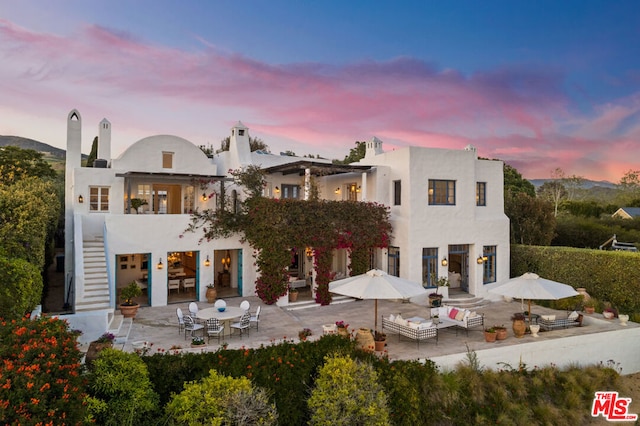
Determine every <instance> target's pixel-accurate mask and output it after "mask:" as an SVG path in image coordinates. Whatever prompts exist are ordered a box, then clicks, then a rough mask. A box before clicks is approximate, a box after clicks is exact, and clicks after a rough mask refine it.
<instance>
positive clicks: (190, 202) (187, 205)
mask: <svg viewBox="0 0 640 426" xmlns="http://www.w3.org/2000/svg"><path fill="white" fill-rule="evenodd" d="M195 194H196V189H195V187H194V186H193V185H183V187H182V200H183V205H182V213H184V214H191V213H193V211H194V210H195V202H196V195H195Z"/></svg>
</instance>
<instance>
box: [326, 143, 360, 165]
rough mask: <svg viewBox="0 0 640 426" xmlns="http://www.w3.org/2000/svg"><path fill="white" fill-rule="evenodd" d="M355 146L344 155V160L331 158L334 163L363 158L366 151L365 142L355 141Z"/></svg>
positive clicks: (349, 161) (344, 162)
mask: <svg viewBox="0 0 640 426" xmlns="http://www.w3.org/2000/svg"><path fill="white" fill-rule="evenodd" d="M355 144H356V147H355V148H351V150H350V151H349V155H347V156H345V157H344V160H342V161H341V160H333V163H334V164H351V163H355V162H358V161H360V160H362V159H363V158H364V155H365V153H366V152H367V143H366V142H364V141H356V142H355Z"/></svg>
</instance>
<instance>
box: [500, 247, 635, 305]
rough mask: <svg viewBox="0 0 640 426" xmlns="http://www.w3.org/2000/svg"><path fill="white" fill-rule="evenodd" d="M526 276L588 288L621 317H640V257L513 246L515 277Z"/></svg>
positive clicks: (620, 253) (512, 271) (594, 251)
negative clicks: (530, 274) (534, 274)
mask: <svg viewBox="0 0 640 426" xmlns="http://www.w3.org/2000/svg"><path fill="white" fill-rule="evenodd" d="M525 272H535V273H536V274H538V275H540V276H541V277H544V278H547V279H550V280H554V281H558V282H562V283H565V284H569V285H571V286H572V287H574V288H578V287H584V288H585V289H586V290H587V293H589V294H590V295H591V296H593V297H595V298H597V299H598V300H600V301H608V302H610V303H611V304H612V306H613V307H615V308H616V309H618V311H620V312H621V313H628V314H631V315H634V314H635V315H639V314H640V297H638V295H639V294H640V254H639V253H630V252H623V251H606V250H590V249H577V248H570V247H539V246H524V245H511V276H512V277H516V276H519V275H522V274H524V273H525Z"/></svg>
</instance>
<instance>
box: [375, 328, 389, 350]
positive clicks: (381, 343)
mask: <svg viewBox="0 0 640 426" xmlns="http://www.w3.org/2000/svg"><path fill="white" fill-rule="evenodd" d="M373 342H374V345H375V350H376V352H382V351H383V350H384V347H385V346H386V344H387V335H386V334H385V333H383V332H381V331H378V330H376V331H375V332H374V333H373Z"/></svg>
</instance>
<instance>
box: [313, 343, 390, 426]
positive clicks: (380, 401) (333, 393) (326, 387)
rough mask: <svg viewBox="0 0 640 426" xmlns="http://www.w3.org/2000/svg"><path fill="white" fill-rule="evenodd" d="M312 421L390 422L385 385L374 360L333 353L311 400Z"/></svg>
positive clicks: (330, 422) (332, 423)
mask: <svg viewBox="0 0 640 426" xmlns="http://www.w3.org/2000/svg"><path fill="white" fill-rule="evenodd" d="M308 404H309V409H310V411H311V420H310V422H309V424H311V425H336V424H338V425H358V424H361V425H365V424H366V425H388V424H389V411H388V408H387V396H386V394H385V391H384V388H383V387H382V386H381V385H380V384H379V383H378V374H377V373H376V372H375V370H374V369H373V367H372V366H371V365H370V364H366V363H363V362H359V361H355V360H353V359H351V358H348V357H344V356H331V357H328V358H327V359H326V362H325V364H324V366H323V367H322V368H321V369H320V373H319V375H318V379H317V380H316V383H315V388H314V389H313V391H312V392H311V397H310V398H309V400H308Z"/></svg>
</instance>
